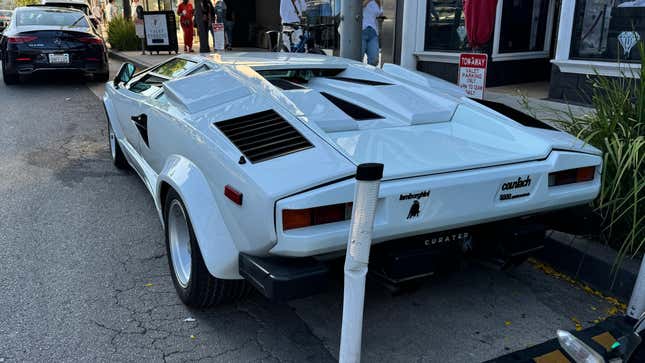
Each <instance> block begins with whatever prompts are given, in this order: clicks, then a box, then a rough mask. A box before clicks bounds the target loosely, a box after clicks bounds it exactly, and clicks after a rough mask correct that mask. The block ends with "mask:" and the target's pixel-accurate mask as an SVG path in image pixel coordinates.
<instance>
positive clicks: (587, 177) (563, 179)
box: [549, 166, 596, 187]
mask: <svg viewBox="0 0 645 363" xmlns="http://www.w3.org/2000/svg"><path fill="white" fill-rule="evenodd" d="M595 174H596V167H595V166H588V167H585V168H577V169H568V170H562V171H556V172H555V173H550V174H549V186H550V187H554V186H557V185H566V184H573V183H581V182H586V181H592V180H593V178H594V175H595Z"/></svg>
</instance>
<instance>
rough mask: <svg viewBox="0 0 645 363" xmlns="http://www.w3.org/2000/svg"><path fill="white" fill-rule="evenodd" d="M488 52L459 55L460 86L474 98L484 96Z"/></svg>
mask: <svg viewBox="0 0 645 363" xmlns="http://www.w3.org/2000/svg"><path fill="white" fill-rule="evenodd" d="M487 65H488V54H471V53H462V54H460V55H459V87H461V88H463V89H464V91H466V95H467V96H468V97H472V98H479V99H483V98H484V89H485V88H486V66H487Z"/></svg>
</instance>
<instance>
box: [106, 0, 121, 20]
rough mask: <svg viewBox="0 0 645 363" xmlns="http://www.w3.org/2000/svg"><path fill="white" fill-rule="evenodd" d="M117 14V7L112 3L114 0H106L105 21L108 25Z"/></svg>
mask: <svg viewBox="0 0 645 363" xmlns="http://www.w3.org/2000/svg"><path fill="white" fill-rule="evenodd" d="M118 16H119V9H118V8H117V7H116V5H114V0H108V4H107V5H106V6H105V21H106V23H107V24H108V25H109V24H110V22H111V21H112V20H113V19H116V18H117V17H118Z"/></svg>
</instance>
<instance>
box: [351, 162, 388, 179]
mask: <svg viewBox="0 0 645 363" xmlns="http://www.w3.org/2000/svg"><path fill="white" fill-rule="evenodd" d="M382 178H383V164H379V163H364V164H360V165H359V166H358V167H357V168H356V180H362V181H375V180H380V179H382Z"/></svg>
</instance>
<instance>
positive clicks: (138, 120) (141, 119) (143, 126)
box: [130, 113, 150, 147]
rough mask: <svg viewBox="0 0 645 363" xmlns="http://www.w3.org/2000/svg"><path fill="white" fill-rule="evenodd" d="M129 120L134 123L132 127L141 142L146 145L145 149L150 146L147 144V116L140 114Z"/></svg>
mask: <svg viewBox="0 0 645 363" xmlns="http://www.w3.org/2000/svg"><path fill="white" fill-rule="evenodd" d="M130 119H131V120H132V121H134V125H135V126H136V127H137V130H139V134H140V135H141V138H142V139H143V142H145V143H146V146H147V147H150V144H148V115H146V114H145V113H142V114H141V115H138V116H132V117H130Z"/></svg>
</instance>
